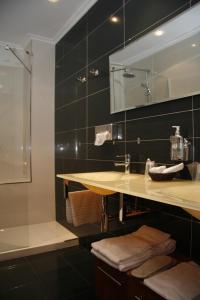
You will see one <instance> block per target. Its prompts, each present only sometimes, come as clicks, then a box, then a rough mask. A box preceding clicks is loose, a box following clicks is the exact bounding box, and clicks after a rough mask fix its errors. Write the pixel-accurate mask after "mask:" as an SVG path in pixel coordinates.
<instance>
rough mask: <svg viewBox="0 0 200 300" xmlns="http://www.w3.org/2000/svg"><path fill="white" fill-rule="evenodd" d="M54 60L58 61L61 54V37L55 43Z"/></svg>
mask: <svg viewBox="0 0 200 300" xmlns="http://www.w3.org/2000/svg"><path fill="white" fill-rule="evenodd" d="M55 52H56V53H55V62H56V64H57V63H58V61H59V59H60V58H61V57H62V56H63V41H62V39H61V40H60V41H59V42H58V43H57V44H56V47H55Z"/></svg>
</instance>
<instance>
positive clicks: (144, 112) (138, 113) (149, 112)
mask: <svg viewBox="0 0 200 300" xmlns="http://www.w3.org/2000/svg"><path fill="white" fill-rule="evenodd" d="M191 109H192V97H186V98H183V99H178V100H172V101H167V102H163V103H159V104H154V105H150V106H145V107H140V108H136V109H132V110H128V111H127V112H126V118H127V120H131V119H137V118H144V117H149V116H154V115H160V114H168V113H174V112H179V111H185V110H191Z"/></svg>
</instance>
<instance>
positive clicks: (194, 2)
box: [191, 0, 199, 5]
mask: <svg viewBox="0 0 200 300" xmlns="http://www.w3.org/2000/svg"><path fill="white" fill-rule="evenodd" d="M198 2H199V0H191V5H195V4H197V3H198Z"/></svg>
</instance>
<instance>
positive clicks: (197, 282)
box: [144, 261, 200, 300]
mask: <svg viewBox="0 0 200 300" xmlns="http://www.w3.org/2000/svg"><path fill="white" fill-rule="evenodd" d="M144 284H145V285H147V286H148V287H149V288H151V289H152V290H154V291H155V292H156V293H158V294H159V295H161V296H162V297H163V298H164V299H167V300H199V299H200V266H199V265H197V264H196V263H194V262H192V261H190V262H183V263H180V264H178V265H177V266H175V267H173V268H171V269H169V270H167V271H164V272H162V273H159V274H157V275H155V276H153V277H150V278H148V279H145V280H144Z"/></svg>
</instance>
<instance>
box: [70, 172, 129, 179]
mask: <svg viewBox="0 0 200 300" xmlns="http://www.w3.org/2000/svg"><path fill="white" fill-rule="evenodd" d="M72 177H74V178H82V179H87V180H94V181H118V180H128V179H131V178H133V177H134V175H132V174H125V173H121V172H92V173H77V174H73V175H72Z"/></svg>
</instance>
